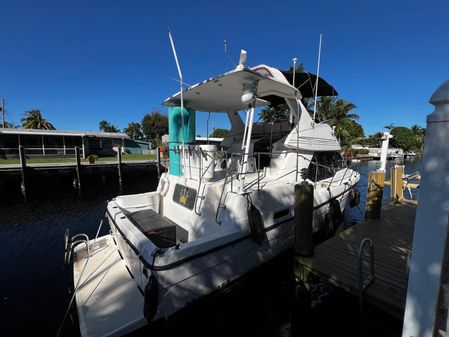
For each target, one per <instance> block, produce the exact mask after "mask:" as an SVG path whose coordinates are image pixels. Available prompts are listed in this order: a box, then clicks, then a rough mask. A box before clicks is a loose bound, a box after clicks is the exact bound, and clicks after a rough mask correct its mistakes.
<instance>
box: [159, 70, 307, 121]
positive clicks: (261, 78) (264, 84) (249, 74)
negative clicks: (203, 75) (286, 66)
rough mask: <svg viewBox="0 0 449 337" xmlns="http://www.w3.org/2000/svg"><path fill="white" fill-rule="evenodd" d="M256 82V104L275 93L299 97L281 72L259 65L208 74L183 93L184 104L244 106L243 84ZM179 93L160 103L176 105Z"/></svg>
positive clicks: (203, 108)
mask: <svg viewBox="0 0 449 337" xmlns="http://www.w3.org/2000/svg"><path fill="white" fill-rule="evenodd" d="M254 83H257V92H256V96H257V100H256V105H257V106H263V105H269V104H270V101H268V100H265V99H264V97H265V96H270V95H275V96H280V97H283V98H295V97H299V96H300V93H299V91H298V90H297V89H296V88H295V87H293V86H292V85H291V84H290V83H288V81H287V80H286V79H285V77H284V76H283V75H282V73H281V72H280V71H279V70H277V69H274V68H271V67H268V66H265V65H261V66H257V67H255V68H252V69H249V68H243V69H242V68H237V69H235V70H232V71H230V72H227V73H225V74H223V75H219V76H216V77H212V78H210V79H208V80H205V81H203V82H200V83H198V84H195V85H193V86H191V87H189V88H187V89H186V90H185V91H184V92H183V99H184V104H185V105H186V106H187V107H189V108H193V109H195V110H200V111H211V112H226V111H237V110H242V109H245V108H247V107H248V106H247V104H245V103H243V102H242V92H243V88H244V87H245V86H248V85H251V84H254ZM180 100H181V93H180V92H178V93H177V94H175V95H173V96H171V97H169V98H167V99H166V100H165V101H164V102H163V105H166V106H179V105H180Z"/></svg>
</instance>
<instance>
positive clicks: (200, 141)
mask: <svg viewBox="0 0 449 337" xmlns="http://www.w3.org/2000/svg"><path fill="white" fill-rule="evenodd" d="M168 139H169V138H168V135H163V136H162V144H164V145H165V146H167V145H168V143H169V141H168ZM223 139H224V138H214V137H200V136H196V138H195V143H196V144H213V145H217V148H218V147H219V145H220V143H221V142H222V141H223Z"/></svg>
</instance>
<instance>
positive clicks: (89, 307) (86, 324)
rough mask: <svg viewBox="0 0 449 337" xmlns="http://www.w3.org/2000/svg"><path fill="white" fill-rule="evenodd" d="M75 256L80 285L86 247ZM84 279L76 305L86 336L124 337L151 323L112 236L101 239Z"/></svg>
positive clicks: (76, 280) (74, 270) (74, 275)
mask: <svg viewBox="0 0 449 337" xmlns="http://www.w3.org/2000/svg"><path fill="white" fill-rule="evenodd" d="M89 243H90V245H92V243H93V240H91V241H89ZM75 253H76V256H75V262H74V266H73V277H74V284H77V282H78V279H79V278H80V276H81V273H82V270H83V268H84V265H85V263H86V258H87V254H86V251H85V246H84V245H78V246H77V247H76V248H75ZM81 277H82V278H81V282H80V285H79V287H78V291H77V294H76V305H77V310H78V318H79V323H80V331H81V335H82V336H89V337H97V336H122V335H124V334H126V333H128V332H131V331H133V330H135V329H137V328H140V327H142V326H144V325H146V324H147V321H146V319H145V318H144V316H143V295H142V293H141V292H140V290H139V289H138V288H137V284H136V282H135V281H134V279H132V277H131V275H130V274H129V273H128V271H127V269H126V267H125V263H124V261H123V260H122V259H121V257H120V255H119V253H118V249H117V246H116V245H115V243H114V239H113V237H112V236H111V235H106V236H103V237H101V238H98V239H97V242H96V243H95V246H94V247H92V248H91V256H90V258H89V261H88V262H87V266H86V269H85V271H84V273H83V275H82V276H81Z"/></svg>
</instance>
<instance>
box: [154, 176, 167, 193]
mask: <svg viewBox="0 0 449 337" xmlns="http://www.w3.org/2000/svg"><path fill="white" fill-rule="evenodd" d="M169 187H170V180H168V178H167V177H166V176H163V177H161V180H160V181H159V185H158V186H157V190H156V191H158V192H159V193H160V194H161V196H163V197H165V196H166V195H167V193H168V188H169Z"/></svg>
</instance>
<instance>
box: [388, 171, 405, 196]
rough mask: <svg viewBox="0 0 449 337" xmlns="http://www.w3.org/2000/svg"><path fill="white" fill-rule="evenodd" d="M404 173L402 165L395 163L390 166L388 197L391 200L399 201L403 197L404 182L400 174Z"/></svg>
mask: <svg viewBox="0 0 449 337" xmlns="http://www.w3.org/2000/svg"><path fill="white" fill-rule="evenodd" d="M403 175H404V166H400V165H395V166H393V167H391V168H390V181H391V187H390V199H391V202H400V201H401V200H403V199H404V189H403V188H404V186H403V185H404V182H403V180H402V176H403Z"/></svg>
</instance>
